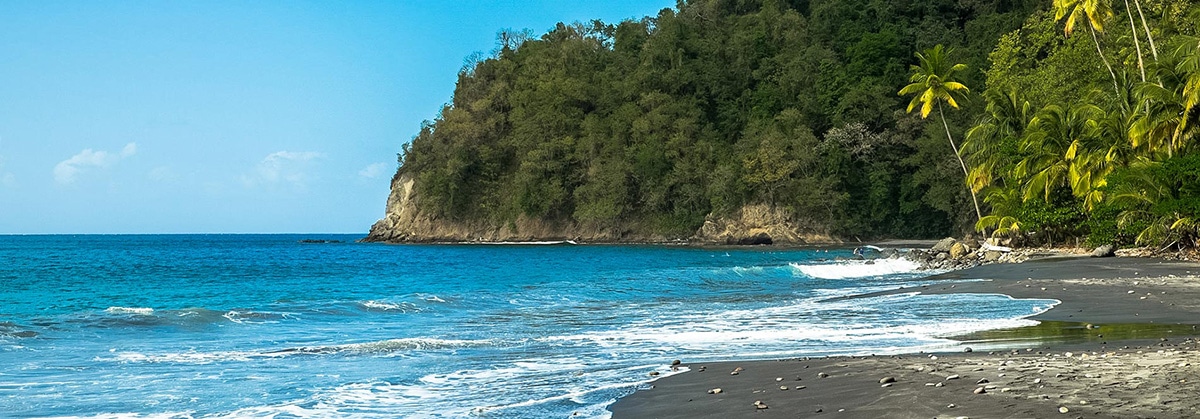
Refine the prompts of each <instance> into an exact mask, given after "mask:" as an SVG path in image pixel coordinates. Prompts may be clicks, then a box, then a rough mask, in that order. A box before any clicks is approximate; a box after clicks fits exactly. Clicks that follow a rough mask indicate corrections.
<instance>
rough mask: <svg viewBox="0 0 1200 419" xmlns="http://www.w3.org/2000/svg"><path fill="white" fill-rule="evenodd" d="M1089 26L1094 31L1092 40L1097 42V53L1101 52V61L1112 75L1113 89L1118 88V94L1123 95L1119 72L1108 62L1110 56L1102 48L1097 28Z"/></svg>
mask: <svg viewBox="0 0 1200 419" xmlns="http://www.w3.org/2000/svg"><path fill="white" fill-rule="evenodd" d="M1087 27H1088V30H1089V31H1090V32H1091V33H1092V42H1095V43H1096V53H1097V54H1100V61H1103V62H1104V68H1107V69H1108V75H1110V76H1112V81H1113V89H1114V90H1116V92H1117V95H1118V96H1120V95H1121V86H1118V85H1117V73H1114V72H1113V69H1112V66H1111V65H1109V64H1108V58H1105V57H1104V51H1103V50H1101V49H1100V38H1098V37H1096V28H1093V27H1092V25H1091V24H1088V25H1087Z"/></svg>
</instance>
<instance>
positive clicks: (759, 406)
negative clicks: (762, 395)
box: [754, 400, 767, 409]
mask: <svg viewBox="0 0 1200 419" xmlns="http://www.w3.org/2000/svg"><path fill="white" fill-rule="evenodd" d="M754 408H755V409H766V408H767V404H766V403H763V402H762V400H755V401H754Z"/></svg>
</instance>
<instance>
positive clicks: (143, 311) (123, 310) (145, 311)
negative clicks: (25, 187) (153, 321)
mask: <svg viewBox="0 0 1200 419" xmlns="http://www.w3.org/2000/svg"><path fill="white" fill-rule="evenodd" d="M104 312H105V313H108V314H138V315H142V316H149V315H151V314H154V309H153V308H149V307H109V308H107V309H105V310H104Z"/></svg>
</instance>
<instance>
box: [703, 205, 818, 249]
mask: <svg viewBox="0 0 1200 419" xmlns="http://www.w3.org/2000/svg"><path fill="white" fill-rule="evenodd" d="M692 239H693V241H697V242H702V243H715V244H828V243H841V241H840V240H837V239H836V238H834V237H833V236H831V235H830V234H829V233H828V232H827V231H825V230H824V229H822V228H820V227H819V226H815V225H811V224H807V223H805V222H804V221H803V220H799V219H797V217H795V216H793V215H792V214H791V212H790V211H786V210H784V209H782V208H778V207H773V206H770V205H766V204H754V205H746V206H744V207H742V208H741V209H739V210H737V211H735V212H734V213H733V214H730V215H728V216H716V215H709V216H708V217H707V218H706V219H705V220H704V225H702V226H700V229H699V230H698V231H696V235H695V236H694V237H693V238H692Z"/></svg>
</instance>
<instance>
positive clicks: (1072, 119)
mask: <svg viewBox="0 0 1200 419" xmlns="http://www.w3.org/2000/svg"><path fill="white" fill-rule="evenodd" d="M1103 116H1104V111H1103V110H1101V109H1100V108H1099V107H1097V106H1095V105H1092V104H1088V103H1082V104H1076V105H1073V106H1071V107H1068V108H1064V107H1062V106H1059V105H1057V104H1052V105H1048V106H1046V107H1045V108H1042V110H1041V111H1039V112H1038V115H1037V116H1036V117H1034V118H1033V120H1032V121H1031V122H1030V128H1029V133H1028V134H1027V135H1025V137H1024V138H1023V139H1022V142H1021V149H1022V151H1024V152H1025V153H1028V156H1027V157H1025V158H1024V159H1022V160H1021V162H1020V163H1018V164H1017V166H1016V168H1015V170H1014V172H1015V174H1016V175H1017V176H1018V177H1021V178H1023V179H1027V180H1026V181H1025V186H1024V188H1025V199H1027V200H1028V199H1032V198H1034V197H1037V196H1038V195H1041V197H1042V199H1043V200H1045V201H1046V202H1050V195H1051V193H1052V192H1054V190H1056V189H1058V188H1059V187H1062V186H1066V187H1069V188H1070V189H1071V191H1072V192H1074V194H1075V195H1076V196H1082V195H1083V194H1085V193H1086V192H1087V191H1088V190H1089V188H1090V186H1091V185H1092V183H1091V181H1092V179H1091V177H1090V176H1087V175H1086V174H1085V173H1086V171H1084V170H1081V169H1079V165H1080V164H1085V163H1086V162H1081V161H1080V160H1081V158H1086V157H1084V156H1085V155H1086V153H1081V152H1082V151H1084V150H1086V147H1085V144H1087V143H1089V142H1091V141H1093V139H1094V137H1095V136H1096V135H1097V133H1098V124H1097V123H1096V121H1097V120H1099V119H1100V118H1102V117H1103Z"/></svg>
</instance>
